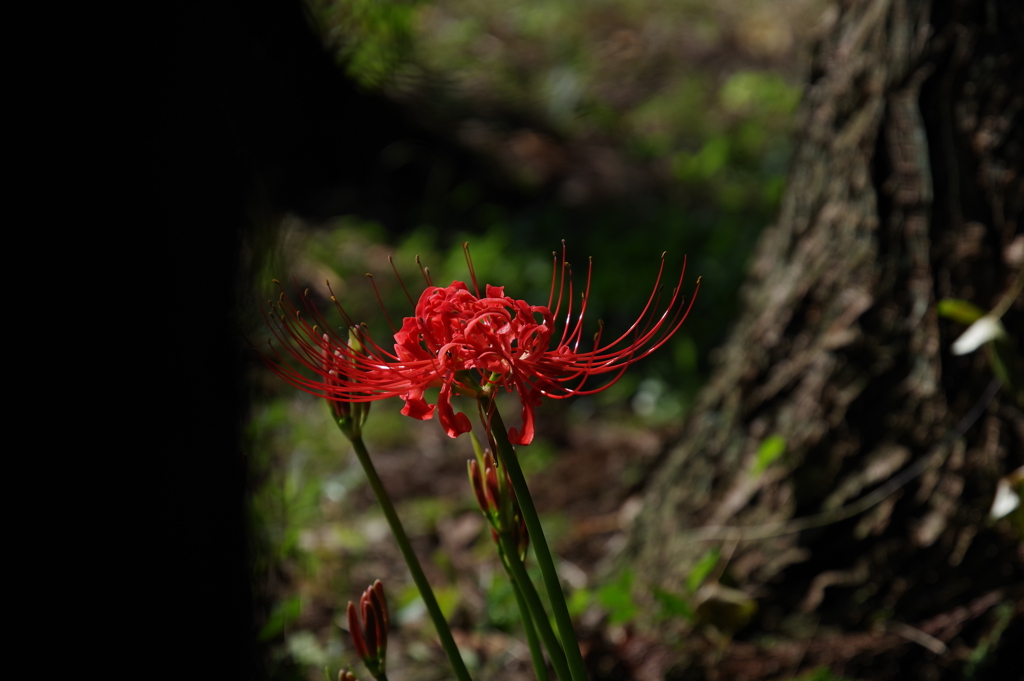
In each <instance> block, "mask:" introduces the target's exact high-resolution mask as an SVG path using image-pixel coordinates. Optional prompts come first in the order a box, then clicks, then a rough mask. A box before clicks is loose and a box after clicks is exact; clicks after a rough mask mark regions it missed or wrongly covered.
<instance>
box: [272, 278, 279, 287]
mask: <svg viewBox="0 0 1024 681" xmlns="http://www.w3.org/2000/svg"><path fill="white" fill-rule="evenodd" d="M271 281H272V282H274V283H275V284H277V285H278V286H280V285H281V282H279V281H278V280H277V279H271Z"/></svg>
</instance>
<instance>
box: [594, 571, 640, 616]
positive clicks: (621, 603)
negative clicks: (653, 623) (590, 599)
mask: <svg viewBox="0 0 1024 681" xmlns="http://www.w3.org/2000/svg"><path fill="white" fill-rule="evenodd" d="M597 602H598V603H599V604H600V605H601V607H602V608H604V609H605V610H607V611H608V621H609V623H611V624H624V623H626V622H629V621H630V620H632V619H634V618H635V617H636V616H637V613H638V612H640V608H639V607H638V606H637V604H636V602H635V601H634V600H633V571H632V570H626V571H624V572H623V573H622V574H621V575H620V576H619V578H618V579H617V580H615V581H614V582H611V583H610V584H605V585H604V586H602V587H601V588H600V589H598V590H597Z"/></svg>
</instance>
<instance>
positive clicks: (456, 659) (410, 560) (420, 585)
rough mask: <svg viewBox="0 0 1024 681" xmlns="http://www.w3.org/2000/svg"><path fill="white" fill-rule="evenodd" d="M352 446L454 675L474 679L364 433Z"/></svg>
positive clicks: (466, 680)
mask: <svg viewBox="0 0 1024 681" xmlns="http://www.w3.org/2000/svg"><path fill="white" fill-rule="evenodd" d="M352 448H353V449H354V450H355V452H356V457H357V458H358V459H359V463H360V465H361V466H362V467H363V472H364V473H366V479H367V480H368V481H369V483H370V489H372V490H373V494H374V496H375V497H377V502H378V503H379V504H380V507H381V509H382V510H383V511H384V517H385V518H386V519H387V521H388V525H389V526H390V527H391V533H392V534H393V535H394V536H395V541H396V542H397V543H398V548H399V550H401V552H402V557H403V558H405V564H406V565H408V566H409V572H410V573H412V581H413V582H415V583H416V588H417V589H419V592H420V596H421V597H422V598H423V603H424V604H425V605H426V606H427V613H428V614H429V615H430V619H431V621H432V622H433V623H434V628H435V629H436V630H437V636H438V638H440V639H441V647H442V648H444V652H445V655H447V656H448V662H449V663H451V665H452V670H453V671H454V672H455V677H456V678H457V679H458V680H459V681H472V679H471V678H470V676H469V671H468V670H467V669H466V663H465V662H463V661H462V655H461V654H460V653H459V647H458V646H457V645H456V644H455V639H454V638H452V632H451V629H449V628H448V622H447V621H445V619H444V614H443V613H442V612H441V606H440V605H438V603H437V599H436V598H435V597H434V591H433V589H431V588H430V582H428V581H427V576H426V575H425V574H424V573H423V568H422V567H421V566H420V561H419V558H417V557H416V552H415V551H413V548H412V543H411V542H410V541H409V535H407V534H406V533H405V528H404V527H403V526H402V521H401V520H400V519H399V517H398V512H397V511H396V510H395V505H394V504H392V503H391V498H390V497H388V493H387V491H386V490H385V489H384V483H382V482H381V479H380V476H379V475H377V469H376V468H375V467H374V465H373V461H371V460H370V453H369V452H368V451H367V450H366V444H365V443H363V438H362V436H357V437H354V438H352Z"/></svg>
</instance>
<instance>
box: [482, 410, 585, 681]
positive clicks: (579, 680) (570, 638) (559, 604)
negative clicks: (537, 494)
mask: <svg viewBox="0 0 1024 681" xmlns="http://www.w3.org/2000/svg"><path fill="white" fill-rule="evenodd" d="M480 399H481V406H482V407H483V408H484V409H485V410H486V411H487V414H488V416H489V418H490V432H491V435H492V437H493V438H494V442H495V445H496V446H497V449H498V453H499V455H500V457H501V463H502V466H503V468H504V469H505V470H506V471H507V472H508V476H509V478H510V479H511V481H512V489H513V490H514V491H515V493H516V499H518V501H519V504H520V508H521V509H522V513H523V520H525V521H526V528H527V530H528V531H529V533H530V537H531V538H532V539H533V551H534V554H535V555H536V556H537V564H538V565H539V566H540V572H541V576H542V577H543V578H544V589H545V591H547V594H548V600H549V601H550V602H551V609H552V611H553V614H554V617H555V625H556V626H557V627H558V635H559V636H560V638H561V639H562V644H563V646H562V648H563V650H564V653H565V657H566V661H567V662H568V666H569V673H570V678H571V679H572V681H587V670H586V667H585V666H584V664H583V655H582V654H581V653H580V646H579V643H578V642H577V640H576V631H575V630H574V629H573V626H572V617H571V616H570V615H569V607H568V605H566V602H565V594H563V593H562V584H561V582H560V581H559V579H558V570H557V568H556V567H555V561H554V558H553V557H552V555H551V550H550V549H549V548H548V543H547V539H545V537H544V528H543V527H542V526H541V524H540V517H539V516H538V515H537V508H536V506H534V504H533V497H532V496H531V495H530V488H529V487H527V485H526V477H525V476H524V475H523V469H522V467H521V466H520V465H519V459H518V457H517V456H516V451H515V449H514V448H513V447H512V443H511V442H509V437H508V431H506V429H505V424H504V422H503V421H502V420H501V414H500V413H498V410H497V408H496V407H495V406H494V404H493V403H492V402H491V401H490V399H489V398H488V397H481V398H480ZM505 553H506V554H507V553H508V550H507V549H506V551H505ZM510 562H511V561H510ZM512 565H513V567H514V566H515V564H514V562H513V563H512ZM520 565H522V563H520ZM524 577H525V579H526V580H527V581H529V577H526V570H525V569H524V570H523V573H522V576H521V577H518V578H519V579H522V578H524ZM539 625H540V623H539V622H538V626H539ZM562 678H564V677H562Z"/></svg>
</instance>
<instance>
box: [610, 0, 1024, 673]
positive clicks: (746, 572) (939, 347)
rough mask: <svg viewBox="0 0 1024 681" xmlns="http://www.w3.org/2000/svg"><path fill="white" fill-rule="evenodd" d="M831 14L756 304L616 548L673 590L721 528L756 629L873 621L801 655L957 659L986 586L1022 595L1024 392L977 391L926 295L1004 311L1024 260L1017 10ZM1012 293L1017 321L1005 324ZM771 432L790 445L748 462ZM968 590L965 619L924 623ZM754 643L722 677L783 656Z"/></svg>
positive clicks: (985, 624) (749, 288)
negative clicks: (1010, 494) (626, 539)
mask: <svg viewBox="0 0 1024 681" xmlns="http://www.w3.org/2000/svg"><path fill="white" fill-rule="evenodd" d="M829 33H830V34H829V36H828V37H827V38H826V39H825V40H824V41H823V42H822V44H821V45H820V46H819V49H818V51H817V54H816V57H815V65H814V71H813V74H812V81H811V83H810V85H809V88H808V90H807V93H806V95H805V100H804V102H803V104H802V109H801V118H800V121H801V124H800V130H801V139H800V141H799V144H798V150H797V153H796V156H795V159H794V163H793V166H792V171H791V174H790V178H789V185H788V190H787V192H786V194H785V198H784V200H783V205H782V208H781V212H780V215H779V218H778V221H777V222H776V224H774V225H773V226H771V227H770V228H769V229H768V230H767V231H766V233H765V234H764V235H763V238H762V239H761V242H760V245H759V248H758V251H757V253H756V256H755V259H754V262H753V264H752V268H751V271H750V275H749V279H748V283H747V285H746V287H745V291H744V300H743V305H744V312H743V313H742V315H741V317H740V319H739V321H738V323H737V325H736V327H735V329H734V330H733V332H732V333H731V335H730V337H729V339H728V340H727V342H726V343H725V344H724V346H723V347H721V348H719V349H718V350H717V351H716V357H715V362H716V369H715V372H714V375H713V378H712V380H711V381H710V383H709V384H708V386H707V387H706V388H705V389H704V390H703V392H702V394H701V395H700V397H699V399H698V401H697V404H696V405H695V407H694V410H693V412H692V416H691V417H690V419H689V421H688V424H687V426H686V429H685V432H684V435H683V437H682V439H681V441H680V442H679V444H678V445H677V446H676V447H674V448H673V449H672V450H671V451H670V453H669V454H668V456H667V458H666V459H665V460H664V461H663V463H662V464H661V465H660V467H659V468H658V469H657V470H656V471H655V474H654V475H652V476H651V478H650V480H651V482H650V484H649V486H648V488H647V491H646V497H645V502H644V508H643V511H642V512H641V514H640V515H639V516H638V518H637V520H636V522H635V525H634V529H633V532H632V535H631V537H630V543H629V546H628V547H627V550H626V551H625V552H624V555H626V556H628V557H629V562H630V564H631V565H633V566H635V568H634V569H635V570H636V571H637V573H638V578H639V579H638V581H640V582H642V583H645V584H647V585H651V586H658V587H661V588H664V589H669V590H673V591H677V592H679V591H681V590H682V583H683V580H684V579H685V577H686V575H687V574H688V573H689V572H690V570H691V568H692V566H693V565H694V563H695V561H696V560H697V558H698V557H699V556H700V555H702V554H703V553H704V552H705V551H707V550H708V549H709V547H711V546H719V547H720V548H721V551H722V557H723V560H722V561H721V564H720V566H719V568H718V570H716V572H715V573H714V574H713V577H714V578H719V579H720V581H721V582H722V583H724V584H732V585H735V586H737V587H738V588H740V589H741V590H742V591H743V592H745V593H746V594H747V595H749V596H752V597H753V598H754V599H755V600H756V601H757V602H758V604H759V605H760V608H759V611H758V614H757V615H756V616H755V618H754V620H753V622H752V623H751V626H750V628H748V631H749V630H751V629H757V630H758V631H761V632H766V633H769V634H774V635H791V636H795V637H800V636H799V635H798V634H799V630H800V629H801V626H804V625H806V627H805V628H806V629H807V631H805V632H804V634H803V636H805V637H806V636H811V634H812V632H813V631H818V628H819V627H820V628H821V631H824V630H826V629H827V628H828V627H833V626H835V627H842V628H843V629H844V630H846V631H847V632H850V631H853V632H866V633H868V634H870V633H871V632H872V631H873V632H875V634H877V635H874V636H871V635H869V636H868V637H867V639H865V640H868V641H869V643H867V644H865V645H864V646H859V644H854V643H849V645H846V646H845V647H841V646H840V647H837V646H831V647H829V646H819V647H820V648H821V650H823V651H824V650H826V649H827V650H828V651H831V652H829V653H826V652H820V651H819V653H820V654H819V653H816V652H815V651H816V650H818V648H815V647H814V645H810V644H808V646H804V647H802V648H801V650H802V651H803V652H802V653H801V655H800V660H799V661H797V662H796V663H795V664H796V666H797V667H799V666H801V665H807V664H814V663H816V662H823V663H826V664H830V665H832V666H833V667H834V668H835V669H836V671H839V672H846V673H851V674H853V673H857V671H858V670H861V671H863V672H865V673H868V672H867V668H866V667H862V666H859V665H862V664H864V660H865V659H866V658H865V655H867V656H870V655H872V654H875V653H883V652H884V653H885V654H886V655H889V656H890V657H892V656H895V657H893V659H896V658H898V659H900V660H901V661H902V662H901V663H900V665H890V666H889V669H890V672H891V674H892V675H893V676H896V675H898V674H899V673H900V668H901V666H902V668H903V672H904V673H907V672H908V671H909V670H908V668H907V665H917V664H918V662H920V663H921V664H924V665H925V666H924V667H920V668H918V667H917V666H914V667H913V669H914V672H913V676H914V677H921V675H922V674H923V675H925V676H927V675H928V674H931V675H932V676H934V675H936V674H942V673H952V672H951V671H950V670H951V669H953V668H954V667H956V664H959V663H960V662H962V658H963V657H964V654H963V651H962V650H961V651H960V652H959V653H958V652H957V650H956V649H955V648H956V646H957V645H962V646H966V647H968V648H969V647H972V646H973V645H975V644H976V642H977V640H978V638H979V637H980V636H981V635H982V634H983V633H984V632H986V631H990V630H991V629H992V628H993V627H994V626H995V625H993V624H992V615H991V609H992V608H993V606H995V605H996V604H998V603H1000V602H1010V603H1011V604H1012V607H1013V608H1015V610H1014V612H1015V614H1014V617H1015V621H1014V623H1013V624H1011V625H1010V626H1011V628H1020V622H1021V614H1022V606H1021V602H1022V600H1024V591H1022V589H1021V580H1022V577H1024V569H1022V567H1024V555H1022V551H1021V549H1020V544H1019V543H1018V542H1017V540H1016V539H1015V537H1014V536H1013V535H1012V533H1011V532H1010V531H1008V529H1007V527H1006V526H1004V525H999V524H996V525H995V526H993V525H992V523H989V522H987V521H986V513H987V510H988V508H989V506H990V504H991V502H992V498H993V494H994V491H995V485H996V481H997V479H998V477H999V476H1000V475H1002V474H1005V473H1006V472H1008V471H1010V470H1012V469H1014V468H1016V467H1018V466H1020V465H1021V464H1022V463H1024V413H1022V411H1021V409H1020V407H1019V405H1018V404H1017V403H1016V402H1015V400H1014V398H1013V396H1012V395H1010V394H1009V393H1008V391H1006V390H1005V389H1004V390H1002V391H1000V392H999V393H998V394H996V395H995V397H994V398H993V399H991V400H990V401H988V400H986V399H985V398H986V396H987V394H991V393H990V392H988V393H987V392H986V391H987V390H989V387H990V383H991V381H992V372H991V370H990V369H989V367H988V365H987V364H986V360H985V357H984V356H983V354H982V353H975V354H974V355H969V356H965V357H954V356H952V355H951V353H950V349H949V348H950V344H951V342H952V341H953V340H954V339H955V338H956V337H957V335H958V334H959V333H960V332H961V331H962V330H963V327H962V326H959V325H956V324H954V323H951V322H948V321H946V320H943V319H940V318H939V316H938V315H937V312H936V303H937V301H938V300H940V299H943V298H951V297H955V298H963V299H967V300H970V301H972V302H974V303H975V304H977V305H978V306H979V307H981V308H983V309H991V308H993V307H994V306H995V305H996V304H997V303H998V301H999V300H1000V299H1001V297H1003V296H1006V295H1007V292H1008V291H1012V287H1013V286H1014V282H1015V280H1016V278H1017V277H1018V275H1019V272H1020V268H1021V263H1022V260H1024V256H1022V254H1021V253H1020V251H1021V250H1022V249H1024V239H1022V237H1021V236H1020V227H1019V223H1018V220H1019V217H1020V213H1021V209H1022V201H1024V199H1022V197H1024V181H1022V176H1024V173H1022V169H1024V164H1022V160H1024V132H1022V127H1024V126H1022V122H1021V119H1022V116H1024V113H1022V109H1024V81H1022V76H1021V75H1020V74H1022V73H1024V48H1022V46H1021V45H1022V43H1021V42H1020V36H1021V35H1024V20H1022V17H1021V11H1020V9H1019V8H1018V7H1017V6H1016V3H1014V2H1012V1H1010V0H1005V1H998V0H994V1H991V2H961V3H953V4H945V3H935V4H934V5H933V3H931V2H926V1H923V0H870V1H867V0H865V1H848V2H843V3H841V4H840V6H839V8H838V14H837V16H836V20H835V24H834V26H833V28H832V29H831V30H830V32H829ZM706 284H707V285H713V282H706ZM1022 309H1024V304H1022V300H1021V299H1019V298H1018V299H1016V300H1015V301H1014V302H1013V303H1012V305H1011V308H1010V311H1009V312H1008V313H1007V314H1006V316H1005V317H1004V319H1003V321H1004V324H1005V325H1006V326H1007V328H1008V330H1009V332H1010V334H1011V335H1012V336H1013V337H1015V338H1020V337H1021V335H1022V333H1024V324H1022V321H1021V312H1022ZM976 407H977V408H980V410H981V413H980V417H979V418H977V420H976V421H974V422H973V424H972V425H970V427H967V428H964V427H963V423H964V419H965V417H967V416H970V415H971V414H970V412H971V411H972V409H973V408H976ZM774 435H778V436H781V437H782V438H784V440H785V444H786V446H785V453H784V454H783V456H782V457H781V459H780V460H778V461H776V462H775V463H774V464H772V465H771V466H770V467H769V468H768V469H767V470H766V471H765V472H764V473H763V474H761V475H756V474H755V473H754V472H753V468H754V466H755V456H756V452H757V449H758V446H759V444H760V443H761V442H762V441H763V440H764V439H765V438H767V437H769V436H774ZM979 599H981V600H979ZM985 599H987V600H985ZM972 603H975V604H976V607H975V609H974V610H970V611H969V612H970V613H971V615H972V616H971V617H970V618H967V619H964V620H963V621H961V622H960V624H959V626H957V627H951V628H948V629H942V628H941V627H940V626H938V625H935V623H934V621H932V620H934V619H935V618H941V617H942V616H943V614H944V613H945V614H948V613H950V612H953V611H954V610H955V608H957V607H961V606H962V607H967V608H970V605H971V604H972ZM977 603H983V604H987V605H986V607H984V608H982V607H981V606H977ZM651 612H652V613H653V612H655V610H654V609H653V608H652V610H651ZM965 612H966V611H965ZM942 621H946V620H942ZM929 622H931V624H929ZM967 622H970V623H974V624H973V625H972V626H974V627H975V629H973V630H970V631H968V632H967V633H965V632H964V630H963V627H964V626H967V625H966V624H965V623H967ZM900 627H907V629H905V630H904V629H900ZM912 630H924V631H926V632H928V633H929V636H931V637H933V638H934V639H935V640H934V641H929V640H928V639H927V638H922V639H920V640H921V641H924V643H922V644H920V645H918V644H912V643H909V642H908V641H909V639H912V638H914V634H913V633H912ZM879 632H881V633H879ZM886 632H887V633H886ZM908 632H911V633H908ZM972 632H973V633H972ZM742 633H743V630H742V629H741V630H740V634H741V636H740V638H742ZM858 635H861V634H858ZM958 635H960V636H961V637H962V638H960V639H957V638H955V637H956V636H958ZM1007 635H1009V632H1007ZM821 636H822V634H821V632H820V631H819V632H818V634H817V636H816V637H815V636H811V638H812V639H813V640H815V641H819V642H820V639H821ZM964 637H966V638H964ZM1004 638H1005V636H1004ZM951 642H952V646H953V647H952V648H951V649H952V650H953V652H952V653H949V654H948V655H945V656H935V655H932V656H931V658H929V660H930V661H928V662H927V664H925V662H921V659H919V658H921V656H922V655H925V654H926V653H925V644H927V645H932V646H933V647H934V646H936V645H937V644H939V643H941V644H951ZM919 643H920V641H919ZM815 645H817V644H815ZM872 645H874V646H875V647H874V648H872V647H871V646H872ZM738 646H740V644H733V646H732V648H731V651H732V652H731V653H730V654H727V655H726V656H725V658H724V661H723V660H720V661H719V662H720V664H718V665H717V666H715V667H712V666H709V667H708V670H709V671H708V674H709V675H712V676H714V675H716V674H718V675H721V674H725V675H727V676H728V677H729V678H742V677H744V674H746V675H747V676H748V677H750V678H758V677H759V676H762V677H770V676H772V675H773V673H768V672H763V673H760V675H759V674H758V673H755V672H754V671H752V670H753V669H754V668H753V667H751V666H750V665H747V666H746V667H743V665H739V666H736V665H734V666H733V667H730V666H729V665H730V660H732V661H733V662H735V661H736V660H738V659H740V658H742V651H741V650H740V647H738ZM858 646H859V647H858ZM865 646H866V647H865ZM778 650H781V647H780V648H778ZM778 650H777V654H778V655H782V653H781V652H778ZM915 651H916V652H915ZM764 654H766V655H767V654H768V653H764ZM957 655H959V658H958V657H957ZM737 656H738V657H737ZM755 657H756V656H755ZM787 659H789V662H785V663H782V662H780V664H783V667H782V668H779V667H778V666H776V667H774V669H775V672H774V674H780V673H783V672H784V671H785V667H786V665H789V664H792V663H793V659H794V657H793V656H790V658H787ZM922 659H923V658H922ZM957 660H959V662H957ZM736 664H739V663H736ZM928 665H931V666H930V667H929V666H928ZM926 668H927V669H931V670H932V671H931V672H926V671H921V670H922V669H926ZM956 668H957V669H959V667H956ZM730 669H731V670H732V671H731V672H728V671H727V670H730ZM740 669H746V670H747V672H741V671H737V670H740ZM794 669H795V668H794ZM794 669H791V670H790V671H793V670H794ZM876 672H877V674H878V675H879V676H880V677H884V676H886V674H887V673H889V672H885V673H883V672H882V671H880V668H879V669H876V670H875V671H874V672H870V673H871V674H875V673H876Z"/></svg>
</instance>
